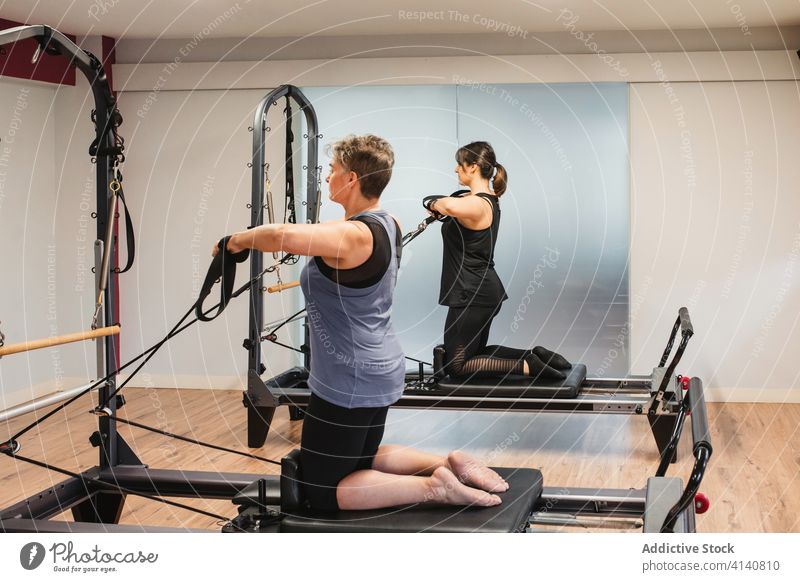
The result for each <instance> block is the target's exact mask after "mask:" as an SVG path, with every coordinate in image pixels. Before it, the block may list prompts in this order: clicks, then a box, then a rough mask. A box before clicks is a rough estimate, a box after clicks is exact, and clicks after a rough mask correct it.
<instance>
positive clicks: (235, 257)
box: [194, 236, 250, 321]
mask: <svg viewBox="0 0 800 582" xmlns="http://www.w3.org/2000/svg"><path fill="white" fill-rule="evenodd" d="M230 238H231V237H230V236H226V237H224V238H222V239H220V241H219V252H217V254H216V256H215V257H214V260H213V261H211V266H210V267H209V268H208V273H206V278H205V281H203V286H202V287H201V288H200V296H199V297H198V298H197V303H195V305H194V314H195V316H196V317H197V319H199V320H200V321H211V320H213V319H216V318H217V317H219V316H220V315H221V314H222V312H223V311H225V308H226V307H227V306H228V303H229V302H230V300H231V297H233V284H234V282H235V280H236V264H237V263H243V262H245V261H246V260H247V259H248V257H250V249H245V250H243V251H239V252H238V253H232V252H231V251H229V250H228V241H229V240H230ZM217 281H219V284H220V285H219V304H218V305H217V312H216V313H215V314H214V315H212V316H210V317H209V316H208V315H206V310H204V309H203V302H204V301H205V299H206V297H208V296H209V295H210V294H211V289H212V288H213V287H214V284H215V283H216V282H217ZM211 309H212V310H213V309H214V308H213V307H212V308H211Z"/></svg>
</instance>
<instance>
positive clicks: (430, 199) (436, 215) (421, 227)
mask: <svg viewBox="0 0 800 582" xmlns="http://www.w3.org/2000/svg"><path fill="white" fill-rule="evenodd" d="M467 192H469V190H456V191H455V192H453V193H452V194H450V196H452V197H459V196H461V195H463V194H466V193H467ZM450 196H443V195H441V194H434V195H432V196H425V198H423V199H422V207H423V208H425V210H427V211H428V212H430V213H431V216H428V217H427V218H426V219H425V220H423V221H422V222H420V223H419V224H418V225H417V228H416V230H412V231H411V232H409V233H406V235H405V236H403V246H406V245H407V244H408V243H410V242H411V241H412V240H414V239H415V238H417V237H418V236H419V235H421V234H422V233H423V232H424V231H425V229H426V228H428V226H429V225H431V224H433V223H434V222H436V221H439V222H444V221H445V220H447V219H448V218H450V217H449V216H445V215H444V214H441V213H440V212H436V210H434V209H433V208H431V207H432V206H433V205H434V204H435V203H436V201H437V200H441V199H442V198H449V197H450Z"/></svg>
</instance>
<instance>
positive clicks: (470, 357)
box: [444, 305, 528, 378]
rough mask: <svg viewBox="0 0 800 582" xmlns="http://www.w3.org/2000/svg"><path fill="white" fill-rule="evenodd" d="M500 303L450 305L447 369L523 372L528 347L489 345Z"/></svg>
mask: <svg viewBox="0 0 800 582" xmlns="http://www.w3.org/2000/svg"><path fill="white" fill-rule="evenodd" d="M498 311H500V305H498V306H497V307H475V306H470V307H451V308H450V309H449V311H448V312H447V320H446V321H445V326H444V349H445V369H446V371H447V373H448V374H450V375H451V376H470V377H473V378H483V377H487V376H498V375H503V374H524V367H523V366H524V362H523V358H524V357H525V356H526V355H527V353H528V352H527V350H518V349H515V348H508V347H505V346H487V345H486V344H487V343H488V342H489V330H490V328H491V326H492V320H493V319H494V317H495V315H497V313H498Z"/></svg>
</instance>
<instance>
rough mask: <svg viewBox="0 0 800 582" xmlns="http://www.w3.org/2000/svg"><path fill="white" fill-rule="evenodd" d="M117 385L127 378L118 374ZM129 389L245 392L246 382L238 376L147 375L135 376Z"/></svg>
mask: <svg viewBox="0 0 800 582" xmlns="http://www.w3.org/2000/svg"><path fill="white" fill-rule="evenodd" d="M119 378H120V379H119V383H122V382H123V381H125V380H126V379H127V378H128V376H126V375H124V374H120V377H119ZM128 386H130V387H131V388H148V389H150V388H166V389H177V388H180V389H188V390H245V389H246V388H247V381H246V379H245V378H240V377H239V376H202V375H193V374H178V375H172V374H148V375H146V376H141V377H139V376H137V377H136V378H135V379H134V380H132V381H131V383H130V384H128Z"/></svg>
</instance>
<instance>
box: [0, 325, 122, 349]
mask: <svg viewBox="0 0 800 582" xmlns="http://www.w3.org/2000/svg"><path fill="white" fill-rule="evenodd" d="M118 334H119V326H118V325H112V326H109V327H101V328H99V329H90V330H88V331H79V332H76V333H68V334H67V335H58V336H54V337H48V338H44V339H39V340H33V341H29V342H21V343H18V344H10V345H7V346H4V347H2V348H0V356H9V355H11V354H18V353H20V352H30V351H32V350H40V349H42V348H52V347H53V346H60V345H62V344H70V343H73V342H80V341H84V340H90V339H97V338H99V337H106V336H109V335H118Z"/></svg>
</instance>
